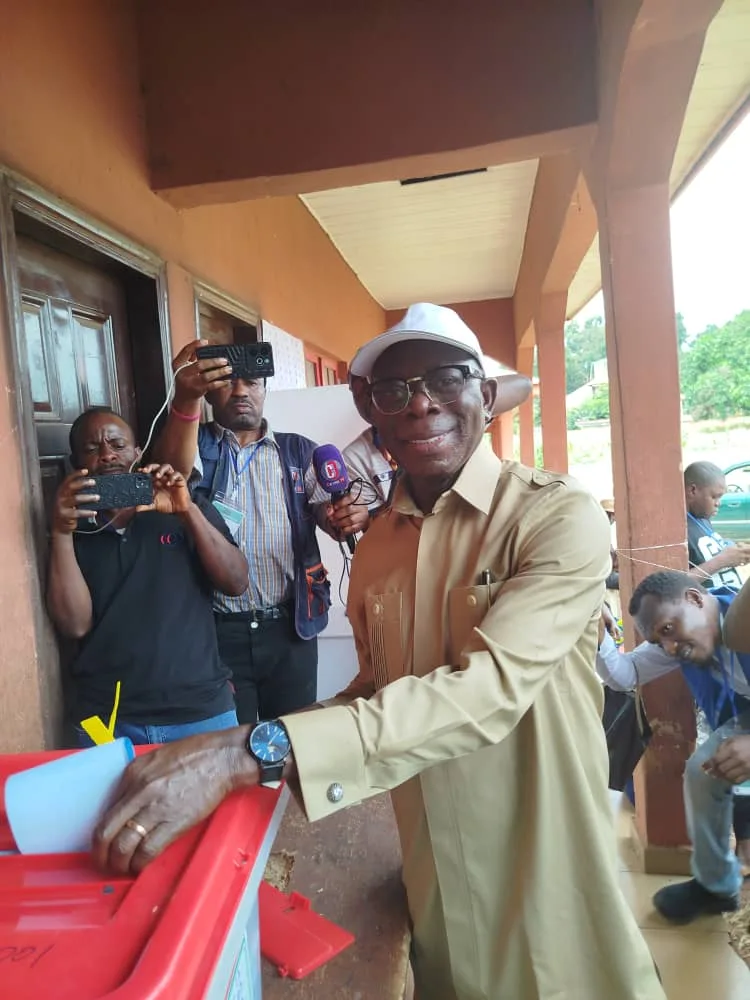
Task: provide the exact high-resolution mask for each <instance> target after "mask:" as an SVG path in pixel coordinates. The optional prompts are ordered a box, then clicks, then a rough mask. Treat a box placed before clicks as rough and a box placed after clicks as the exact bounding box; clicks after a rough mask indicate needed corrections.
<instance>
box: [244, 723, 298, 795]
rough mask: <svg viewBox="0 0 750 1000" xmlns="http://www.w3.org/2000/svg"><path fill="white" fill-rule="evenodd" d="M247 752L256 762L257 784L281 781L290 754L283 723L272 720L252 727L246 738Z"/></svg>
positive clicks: (287, 736) (290, 750) (290, 749)
mask: <svg viewBox="0 0 750 1000" xmlns="http://www.w3.org/2000/svg"><path fill="white" fill-rule="evenodd" d="M247 751H248V753H249V754H250V756H251V757H253V758H254V759H255V760H256V761H257V764H258V769H259V771H260V781H259V784H261V785H267V784H269V783H270V782H272V781H281V778H282V775H283V772H284V764H285V763H286V759H287V757H288V756H289V754H290V753H291V752H292V745H291V743H290V742H289V734H288V733H287V731H286V727H285V726H284V724H283V722H280V721H279V720H278V719H273V720H271V721H270V722H259V723H258V724H257V725H255V726H253V728H252V729H251V730H250V735H249V736H248V738H247Z"/></svg>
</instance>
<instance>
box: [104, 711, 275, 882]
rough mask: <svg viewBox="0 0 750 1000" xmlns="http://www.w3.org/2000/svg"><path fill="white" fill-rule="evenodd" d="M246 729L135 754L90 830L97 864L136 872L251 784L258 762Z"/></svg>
mask: <svg viewBox="0 0 750 1000" xmlns="http://www.w3.org/2000/svg"><path fill="white" fill-rule="evenodd" d="M248 730H249V727H247V726H243V727H240V728H237V729H227V730H222V731H221V732H216V733H206V734H202V735H200V736H191V737H189V738H188V739H186V740H179V741H178V742H176V743H169V744H166V745H165V746H162V747H159V749H157V750H153V751H151V752H149V753H146V754H144V755H143V756H142V757H138V758H137V759H136V760H134V761H133V763H132V764H130V765H129V766H128V768H127V770H126V771H125V774H124V775H123V777H122V781H121V782H120V787H119V789H118V792H117V798H116V800H115V802H114V804H113V805H112V806H111V807H110V809H109V810H108V812H107V814H106V816H105V817H104V818H103V819H102V821H101V822H100V823H99V826H98V827H97V829H96V831H95V833H94V841H93V854H94V860H95V862H96V864H97V865H98V866H99V867H100V868H101V869H103V870H109V871H114V872H118V873H120V874H125V873H128V872H131V873H133V874H136V873H137V872H139V871H141V870H142V869H143V868H145V866H146V865H147V864H148V863H149V862H150V861H153V859H154V858H156V857H157V856H158V855H159V854H161V852H162V851H163V850H164V849H165V848H166V847H168V846H169V845H170V844H171V843H172V841H174V840H176V839H177V838H178V837H179V836H181V834H183V833H185V832H186V831H187V830H189V829H190V828H191V827H193V826H195V824H196V823H199V822H200V821H201V820H203V819H205V818H206V817H207V816H210V814H211V813H212V812H213V811H214V810H215V809H216V808H217V806H218V805H219V804H220V803H221V802H222V801H223V800H224V799H225V798H226V796H227V795H229V793H230V792H232V791H234V790H235V789H238V788H247V787H252V786H253V785H256V784H257V783H258V767H257V765H256V763H255V761H254V760H253V758H252V757H251V756H250V754H249V753H248V752H247V750H246V749H245V744H246V741H247V736H248ZM129 824H130V825H129ZM138 827H142V828H143V829H144V830H145V831H146V833H145V835H141V832H140V831H139V830H138Z"/></svg>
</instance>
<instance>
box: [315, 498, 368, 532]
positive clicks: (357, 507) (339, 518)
mask: <svg viewBox="0 0 750 1000" xmlns="http://www.w3.org/2000/svg"><path fill="white" fill-rule="evenodd" d="M369 520H370V513H369V511H368V509H367V504H363V503H355V501H354V498H353V497H352V495H351V493H345V494H344V495H343V496H342V497H339V498H338V500H336V501H334V503H332V504H330V505H329V506H328V507H327V508H326V530H327V531H328V533H329V535H332V536H333V537H334V538H338V539H341V538H346V537H347V535H354V534H356V533H357V532H358V531H366V530H367V527H368V522H369Z"/></svg>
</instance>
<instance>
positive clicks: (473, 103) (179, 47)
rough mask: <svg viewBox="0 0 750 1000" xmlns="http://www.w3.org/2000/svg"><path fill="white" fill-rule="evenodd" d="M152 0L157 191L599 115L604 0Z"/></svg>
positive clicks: (384, 157) (369, 159) (149, 56)
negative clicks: (599, 22)
mask: <svg viewBox="0 0 750 1000" xmlns="http://www.w3.org/2000/svg"><path fill="white" fill-rule="evenodd" d="M139 7H140V24H141V30H142V42H143V44H142V54H143V68H144V79H145V81H146V84H147V96H146V104H147V110H148V124H149V131H150V135H151V150H152V159H151V162H152V170H153V177H154V180H155V186H156V187H159V188H165V187H167V188H168V187H174V186H180V185H185V184H196V183H206V182H208V181H219V182H221V181H227V180H233V179H237V178H243V177H259V178H271V177H277V176H284V175H290V174H291V175H293V174H299V173H306V172H308V171H317V170H326V169H330V168H337V167H350V166H354V165H358V164H369V163H378V162H383V161H388V160H392V159H397V158H401V157H409V156H429V155H431V154H435V153H440V152H443V151H446V150H457V149H467V148H472V147H477V146H484V145H487V144H490V143H495V142H500V141H503V140H507V139H513V138H517V137H520V136H527V135H533V134H539V133H546V132H550V131H553V130H556V129H562V128H569V127H575V126H580V125H583V124H586V123H589V122H592V121H594V120H595V118H596V110H597V107H596V59H595V52H596V47H595V42H596V40H595V23H594V17H593V11H592V5H591V3H590V0H556V2H555V3H549V0H523V2H518V0H516V2H515V3H505V4H503V3H498V2H497V0H471V3H465V4H458V3H456V2H455V0H430V2H429V3H425V2H423V0H421V2H420V0H400V2H399V3H372V4H361V3H360V4H358V3H352V2H351V0H326V2H324V3H311V2H310V0H284V2H283V3H278V2H277V3H265V4H253V3H248V2H247V0H221V2H220V3H213V4H210V3H206V2H205V0H159V2H154V0H140V2H139ZM495 95H497V99H496V96H495ZM508 95H512V99H508ZM232 133H234V134H232ZM229 134H232V141H231V142H227V138H226V137H227V135H229ZM196 137H197V138H198V148H197V149H196V148H195V147H196ZM191 150H193V151H194V155H193V156H190V155H189V154H190V152H191Z"/></svg>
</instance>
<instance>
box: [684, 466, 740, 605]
mask: <svg viewBox="0 0 750 1000" xmlns="http://www.w3.org/2000/svg"><path fill="white" fill-rule="evenodd" d="M684 477H685V505H686V507H687V537H688V560H689V562H690V568H691V570H692V571H693V572H692V575H693V576H695V577H698V578H701V579H702V580H703V581H704V584H705V586H713V587H733V588H735V589H736V590H739V588H740V587H741V586H742V578H741V577H740V574H739V573H738V572H737V567H738V566H745V565H747V563H749V562H750V545H748V544H743V545H735V543H734V542H731V541H729V540H728V539H725V538H722V537H721V535H720V534H719V533H718V532H717V531H714V528H713V526H712V525H711V518H712V517H713V516H714V515H715V514H716V512H717V510H718V509H719V501H720V500H721V498H722V497H723V496H724V494H725V493H726V491H727V483H726V479H725V478H724V473H723V472H722V471H721V469H720V468H719V467H718V465H714V464H713V462H693V463H692V464H691V465H688V467H687V468H686V469H685V473H684Z"/></svg>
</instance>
